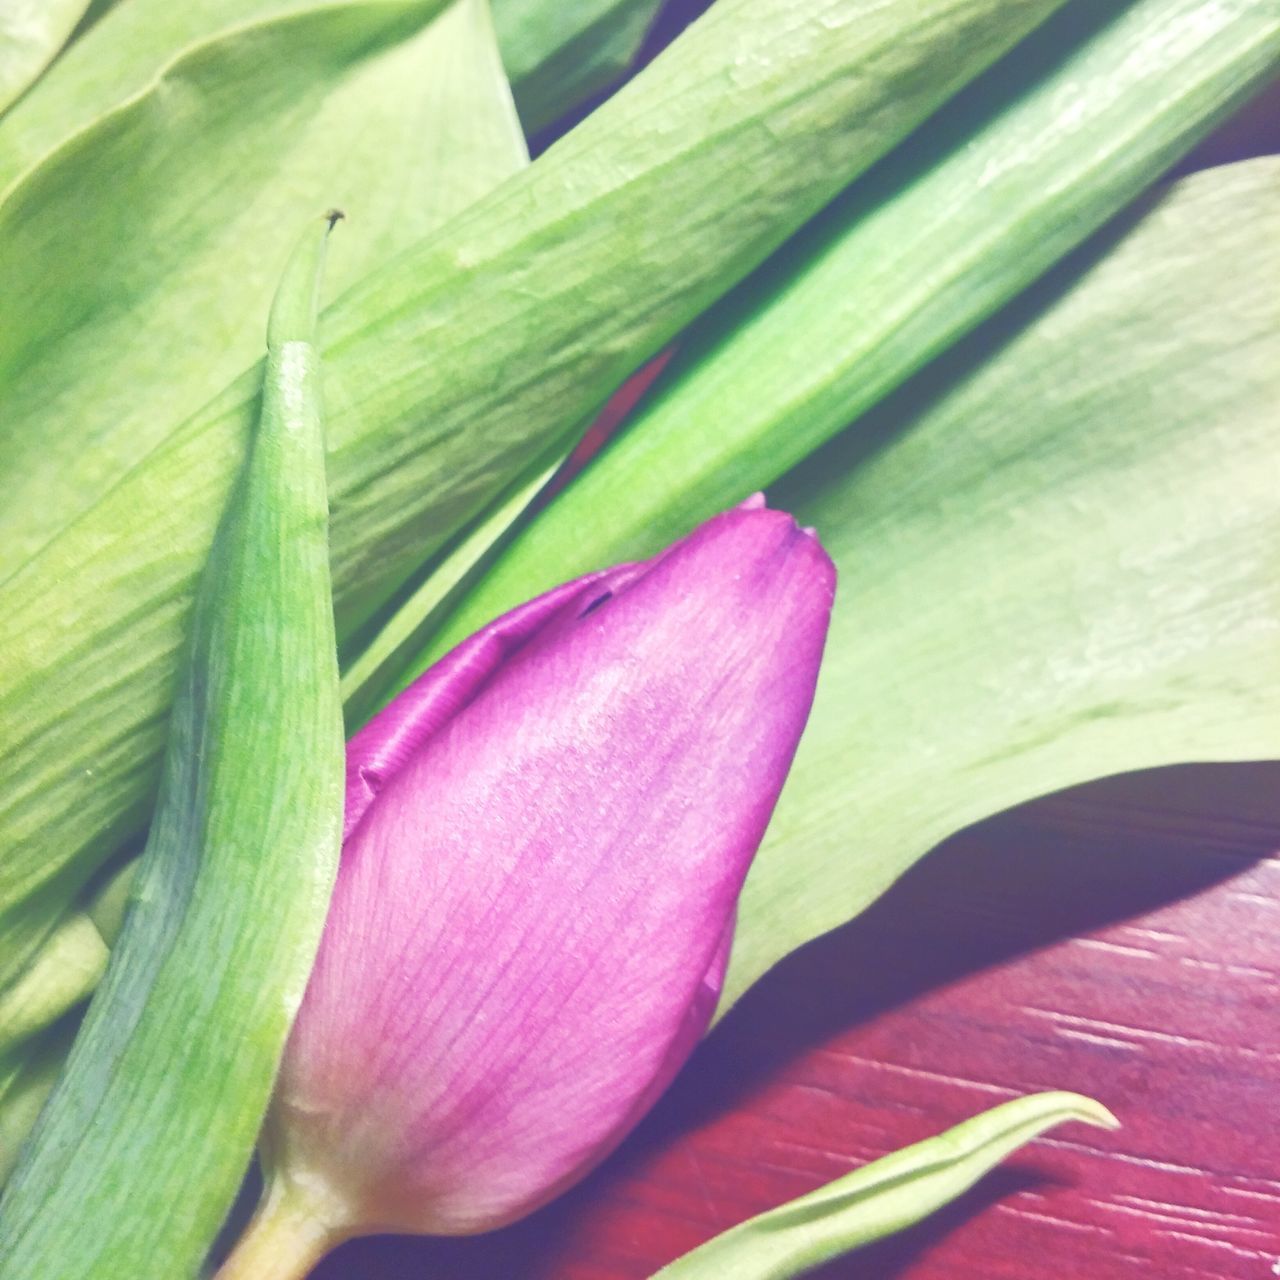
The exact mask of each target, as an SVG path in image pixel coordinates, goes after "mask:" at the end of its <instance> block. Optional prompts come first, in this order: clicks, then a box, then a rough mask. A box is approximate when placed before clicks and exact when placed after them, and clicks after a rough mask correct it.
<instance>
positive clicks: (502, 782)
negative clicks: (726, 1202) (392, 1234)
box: [224, 504, 834, 1277]
mask: <svg viewBox="0 0 1280 1280" xmlns="http://www.w3.org/2000/svg"><path fill="white" fill-rule="evenodd" d="M833 584H834V569H833V567H832V565H831V562H830V560H829V559H828V558H827V556H826V554H825V552H824V551H823V550H822V548H821V547H820V546H819V544H818V542H817V540H816V538H815V537H814V536H813V535H812V533H811V532H808V531H804V530H800V529H798V528H797V527H796V526H795V524H794V522H793V521H792V520H791V518H790V517H789V516H787V515H785V514H783V513H781V512H776V511H769V510H767V509H765V508H764V507H763V506H762V505H758V504H750V505H749V506H747V507H743V508H738V509H736V510H733V511H730V512H726V513H725V514H723V515H721V516H718V517H716V518H715V519H713V520H711V521H709V522H708V523H707V524H705V525H703V526H702V527H701V528H700V529H698V530H697V531H695V532H694V533H693V534H691V535H690V536H689V537H687V538H685V539H684V540H683V541H681V542H679V543H677V544H676V545H675V546H673V547H672V548H670V549H669V550H668V551H666V552H665V553H664V554H662V555H661V556H659V557H657V558H656V559H655V560H653V561H650V562H648V563H646V564H640V565H629V566H623V567H620V568H617V569H612V570H608V571H605V572H603V573H599V574H594V575H591V576H589V577H587V578H583V579H579V580H578V581H576V582H573V583H569V584H566V585H565V586H562V587H559V588H557V589H556V590H554V591H552V592H550V593H548V594H547V595H545V596H542V597H539V598H538V599H536V600H534V601H531V602H530V603H528V604H526V605H523V606H521V607H520V608H518V609H516V610H514V611H513V612H512V613H509V614H507V615H506V616H505V617H503V618H501V619H499V620H498V621H497V622H495V623H493V624H491V625H490V626H488V627H486V628H485V629H484V630H482V631H481V632H479V633H477V634H476V635H475V636H473V637H472V638H471V639H470V640H468V641H466V642H465V643H463V644H462V645H460V646H459V647H458V648H457V649H455V650H454V651H453V652H452V653H451V654H450V655H448V656H447V657H445V658H444V659H442V660H441V661H440V662H439V663H438V664H437V665H436V666H435V667H433V668H432V669H431V670H430V671H429V672H427V673H426V675H424V676H423V677H422V678H421V679H420V680H419V681H418V682H417V684H415V685H414V686H412V687H411V688H410V689H408V690H406V691H405V693H404V694H402V695H401V696H400V697H399V698H398V699H397V700H396V701H395V702H393V703H392V704H391V705H390V706H389V707H387V708H386V709H385V710H384V711H383V712H382V713H381V714H380V715H379V716H378V717H377V718H376V719H375V720H374V721H372V722H371V723H370V724H369V725H368V726H367V727H366V728H365V729H364V730H363V731H362V732H361V733H360V734H358V735H357V736H356V737H355V738H354V739H353V740H352V742H351V744H350V747H349V754H348V766H347V819H346V821H347V830H346V842H345V846H344V851H343V860H342V864H341V868H340V871H339V876H338V882H337V886H336V889H335V892H334V897H333V902H332V905H331V907H330V912H329V917H328V922H327V924H326V927H325V933H324V938H323V941H322V943H321V948H320V953H319V956H318V958H317V962H316V966H315V969H314V971H313V973H312V976H311V980H310V985H309V987H308V989H307V993H306V997H305V999H304V1001H303V1004H302V1008H301V1010H300V1012H299V1015H298V1019H297V1022H296V1023H295V1025H294V1029H293V1033H292V1037H291V1039H290V1041H289V1045H288V1048H287V1050H286V1053H285V1058H284V1062H283V1064H282V1067H281V1072H280V1078H279V1082H278V1085H277V1089H276V1095H275V1099H274V1102H273V1104H272V1110H271V1114H270V1117H269V1120H268V1125H267V1130H266V1137H265V1142H264V1150H265V1153H266V1155H265V1164H266V1174H267V1184H268V1185H267V1196H266V1200H265V1202H264V1205H263V1207H262V1209H261V1210H260V1211H259V1217H258V1218H257V1219H256V1220H255V1224H254V1226H253V1227H251V1229H250V1233H249V1236H248V1237H246V1241H245V1243H244V1245H242V1249H241V1251H238V1253H237V1255H236V1256H235V1257H234V1258H233V1260H232V1263H229V1264H228V1269H227V1271H226V1272H225V1273H224V1275H226V1276H227V1277H231V1276H233V1275H234V1276H241V1275H243V1276H248V1275H250V1274H254V1275H259V1274H260V1275H264V1276H265V1275H285V1274H289V1275H294V1274H299V1273H300V1272H299V1271H298V1270H296V1267H297V1266H298V1265H299V1264H301V1265H302V1266H303V1267H304V1268H305V1266H307V1265H310V1263H311V1262H313V1261H314V1260H315V1259H316V1258H318V1257H319V1256H320V1255H321V1254H322V1253H323V1252H325V1251H326V1250H327V1249H328V1248H331V1247H332V1246H333V1245H334V1244H336V1243H337V1242H339V1241H340V1240H342V1239H346V1238H348V1237H350V1236H353V1235H362V1234H368V1233H372V1232H382V1231H397V1232H413V1233H423V1234H439V1235H461V1234H470V1233H473V1232H480V1231H487V1230H490V1229H492V1228H495V1227H500V1226H502V1225H504V1224H506V1223H509V1222H511V1221H512V1220H513V1219H516V1218H518V1217H521V1216H522V1215H524V1214H526V1213H528V1212H530V1211H531V1210H533V1209H535V1208H537V1207H538V1206H540V1205H542V1204H543V1203H545V1202H546V1201H547V1200H549V1199H551V1198H552V1197H553V1196H555V1195H556V1194H557V1193H558V1192H560V1191H561V1190H563V1189H564V1188H565V1187H567V1186H568V1185H569V1184H570V1183H572V1182H574V1181H575V1180H577V1179H578V1178H580V1177H581V1176H582V1175H583V1174H584V1173H585V1172H586V1171H587V1170H589V1169H590V1168H591V1167H592V1166H594V1165H595V1164H597V1163H598V1162H599V1161H600V1160H601V1159H602V1158H603V1157H604V1156H605V1155H606V1154H608V1152H609V1151H610V1150H612V1149H613V1148H614V1147H615V1146H616V1145H617V1143H618V1142H619V1141H620V1140H621V1139H622V1137H623V1136H624V1135H625V1134H626V1133H627V1132H628V1131H629V1130H630V1129H631V1128H632V1127H633V1126H634V1125H635V1123H636V1122H637V1121H638V1120H639V1119H640V1117H641V1116H642V1115H643V1114H644V1112H645V1111H646V1110H647V1109H648V1108H649V1106H650V1105H651V1104H652V1103H653V1101H654V1100H655V1099H656V1098H657V1096H658V1095H659V1093H661V1091H662V1090H663V1089H664V1088H665V1087H666V1086H667V1084H668V1083H669V1082H670V1081H671V1079H672V1077H673V1076H674V1075H675V1073H676V1072H677V1070H678V1069H679V1068H680V1066H681V1065H682V1064H683V1062H684V1061H685V1059H686V1058H687V1057H688V1055H689V1054H690V1052H691V1051H692V1050H693V1048H694V1046H695V1045H696V1044H697V1042H698V1040H699V1039H700V1037H701V1036H702V1034H703V1033H704V1032H705V1030H706V1027H707V1025H708V1023H709V1021H710V1018H711V1015H712V1013H713V1012H714V1008H715V1003H716V1000H717V998H718V995H719V990H720V983H721V979H722V977H723V973H724V968H725V964H726V961H727V958H728V949H729V947H728V944H729V939H730V936H731V931H732V923H733V915H734V910H735V905H736V902H737V897H738V893H739V891H740V889H741V886H742V882H743V878H744V877H745V875H746V872H747V868H748V867H749V865H750V862H751V859H752V857H753V856H754V854H755V851H756V849H757V847H758V846H759V843H760V840H761V838H762V836H763V835H764V829H765V825H766V823H767V822H768V820H769V817H770V814H771V813H772V810H773V806H774V803H775V801H776V800H777V797H778V792H779V791H780V789H781V787H782V783H783V780H784V778H785V777H786V773H787V770H788V768H789V767H790V764H791V759H792V756H793V754H794V752H795V748H796V744H797V741H798V739H799V737H800V732H801V730H802V728H803V726H804V723H805V719H806V717H807V715H808V712H809V707H810V703H811V701H812V697H813V689H814V682H815V680H816V677H817V672H818V664H819V660H820V657H821V652H822V645H823V641H824V639H825V635H826V629H827V621H828V616H829V613H830V607H831V599H832V591H833ZM273 1240H274V1241H275V1242H276V1243H275V1244H274V1245H273V1244H272V1241H273ZM282 1241H283V1242H285V1243H281V1242H282ZM290 1251H292V1255H293V1257H294V1261H293V1262H292V1264H291V1265H292V1266H294V1267H295V1269H294V1270H285V1269H281V1268H282V1264H283V1260H284V1255H285V1254H286V1253H290ZM268 1258H269V1259H272V1260H273V1261H272V1262H271V1264H270V1265H268V1263H267V1261H266V1259H268ZM237 1259H239V1260H240V1261H239V1262H237ZM237 1266H238V1267H239V1269H235V1268H236V1267H237ZM252 1266H257V1267H258V1270H257V1271H251V1270H249V1269H247V1268H250V1267H252Z"/></svg>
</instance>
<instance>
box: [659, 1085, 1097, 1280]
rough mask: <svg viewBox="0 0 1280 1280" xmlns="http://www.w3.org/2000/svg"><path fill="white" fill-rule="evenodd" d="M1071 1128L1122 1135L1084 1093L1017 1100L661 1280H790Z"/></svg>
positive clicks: (740, 1229)
mask: <svg viewBox="0 0 1280 1280" xmlns="http://www.w3.org/2000/svg"><path fill="white" fill-rule="evenodd" d="M1069 1120H1078V1121H1083V1122H1084V1123H1085V1124H1091V1125H1096V1126H1098V1127H1099V1128H1104V1129H1114V1128H1115V1127H1116V1121H1115V1118H1114V1117H1113V1116H1112V1115H1111V1113H1110V1112H1108V1111H1107V1110H1106V1108H1105V1107H1101V1106H1099V1105H1098V1104H1097V1103H1096V1102H1094V1101H1093V1100H1092V1099H1090V1098H1083V1097H1081V1096H1080V1095H1079V1094H1075V1093H1037V1094H1032V1095H1031V1096H1030V1097H1026V1098H1017V1099H1015V1100H1014V1101H1013V1102H1006V1103H1004V1104H1003V1105H1001V1106H998V1107H993V1108H992V1109H991V1110H990V1111H984V1112H983V1113H982V1114H981V1115H978V1116H974V1117H973V1119H972V1120H966V1121H965V1122H964V1123H963V1124H958V1125H956V1127H955V1128H954V1129H948V1130H947V1132H946V1133H941V1134H939V1135H938V1136H937V1137H936V1138H928V1139H926V1140H925V1141H924V1142H917V1143H916V1144H915V1145H914V1146H910V1147H906V1148H904V1149H903V1150H901V1151H895V1152H894V1153H893V1154H892V1155H889V1156H885V1157H883V1159H880V1160H875V1161H873V1162H872V1163H871V1164H867V1165H864V1166H863V1167H862V1168H861V1169H856V1170H855V1171H854V1172H853V1173H850V1174H846V1175H845V1176H844V1177H843V1178H838V1179H836V1181H835V1182H832V1183H829V1184H828V1185H827V1186H825V1187H822V1188H821V1189H820V1190H818V1191H814V1192H813V1193H811V1194H810V1195H807V1196H801V1197H800V1198H799V1199H796V1200H792V1201H791V1202H790V1203H788V1204H784V1205H782V1206H781V1207H780V1208H777V1209H773V1210H770V1211H769V1212H768V1213H762V1214H760V1215H759V1216H758V1217H755V1218H752V1219H750V1220H749V1221H747V1222H744V1223H742V1224H741V1225H740V1226H737V1227H734V1228H733V1229H732V1230H730V1231H726V1232H725V1233H724V1234H723V1235H719V1236H716V1237H715V1239H713V1240H709V1241H708V1242H707V1243H706V1244H704V1245H702V1246H701V1247H700V1248H697V1249H695V1250H694V1251H693V1252H692V1253H689V1254H686V1255H685V1256H684V1257H683V1258H681V1259H679V1260H678V1261H677V1262H673V1263H672V1264H671V1265H670V1266H667V1267H663V1269H662V1270H661V1271H659V1272H658V1273H657V1274H656V1275H655V1276H654V1280H724V1278H725V1277H728V1276H732V1277H733V1280H789V1277H791V1276H796V1275H800V1274H801V1273H802V1272H804V1271H807V1270H809V1269H810V1268H811V1267H816V1266H818V1265H820V1264H821V1263H823V1262H826V1261H828V1260H829V1259H831V1258H836V1257H839V1256H840V1254H842V1253H847V1252H849V1250H851V1249H857V1248H860V1247H861V1246H862V1245H864V1244H870V1243H871V1241H873V1240H879V1239H881V1238H882V1237H884V1236H887V1235H892V1234H893V1233H894V1232H895V1231H901V1230H903V1229H904V1228H906V1227H909V1226H912V1225H913V1224H914V1223H917V1222H919V1221H920V1220H921V1219H922V1218H926V1217H928V1215H929V1214H931V1213H933V1212H934V1211H935V1210H937V1209H940V1208H942V1206H943V1205H945V1204H948V1203H949V1202H950V1201H952V1200H954V1199H955V1198H956V1197H957V1196H959V1195H962V1194H963V1193H964V1192H966V1191H967V1190H968V1189H969V1188H970V1187H971V1186H973V1184H974V1183H975V1182H977V1181H978V1179H979V1178H981V1177H982V1175H983V1174H984V1173H986V1172H987V1171H988V1170H990V1169H991V1168H993V1167H994V1166H995V1165H996V1164H998V1163H999V1162H1000V1161H1001V1160H1003V1159H1004V1158H1005V1157H1006V1156H1008V1155H1011V1154H1012V1153H1013V1152H1014V1151H1016V1150H1017V1149H1018V1148H1019V1147H1021V1146H1023V1145H1024V1144H1025V1143H1028V1142H1030V1141H1031V1140H1032V1139H1033V1138H1037V1137H1039V1136H1040V1134H1042V1133H1043V1132H1044V1131H1045V1130H1046V1129H1049V1128H1052V1127H1053V1126H1054V1125H1058V1124H1064V1123H1065V1122H1067V1121H1069Z"/></svg>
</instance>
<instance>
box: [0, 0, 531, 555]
mask: <svg viewBox="0 0 1280 1280" xmlns="http://www.w3.org/2000/svg"><path fill="white" fill-rule="evenodd" d="M442 7H443V0H403V2H401V3H392V2H391V0H350V2H349V3H346V4H341V5H339V4H332V3H331V4H328V5H327V6H324V7H322V8H318V9H312V10H309V11H304V12H303V13H302V14H301V15H300V16H290V17H286V18H277V19H275V20H273V21H265V22H257V23H254V24H250V25H249V26H247V27H240V28H237V29H235V30H233V31H232V32H230V33H223V34H221V35H219V36H217V37H216V38H214V39H212V40H210V41H207V42H205V43H203V44H199V45H197V46H195V47H193V48H191V49H189V50H188V51H187V52H186V53H185V54H184V55H183V56H182V57H181V58H180V59H179V60H178V61H177V62H176V63H173V64H170V65H169V66H168V67H166V68H165V69H164V70H163V71H162V72H161V73H160V74H159V76H158V77H157V78H154V79H153V80H152V81H151V82H150V83H149V85H148V86H147V87H146V88H145V89H144V90H143V91H142V92H141V94H140V95H139V96H136V97H134V98H132V99H131V100H129V101H128V102H127V103H126V104H125V105H123V106H121V107H120V108H119V109H117V110H116V111H115V112H114V113H112V114H109V115H107V116H106V117H105V118H104V119H102V120H100V121H99V122H98V123H96V124H95V125H93V127H91V128H90V129H89V130H88V131H87V132H85V133H82V134H80V135H78V136H76V137H75V138H73V139H71V140H70V141H69V142H67V143H66V144H65V145H63V146H62V147H61V148H59V149H58V150H56V151H55V152H54V153H53V154H52V155H50V156H48V157H47V158H46V159H45V160H44V161H43V162H42V163H40V164H38V165H37V166H36V167H35V168H34V169H32V170H30V171H28V172H27V173H26V174H25V176H24V177H23V178H22V179H21V181H20V182H19V183H18V184H17V185H16V186H15V187H13V188H12V189H11V190H10V191H9V192H8V194H7V196H6V197H5V199H4V200H3V203H2V204H0V295H3V297H4V298H5V309H6V324H5V326H4V327H3V329H2V330H0V394H2V395H3V403H4V415H3V424H2V425H0V475H2V476H3V478H4V479H3V484H4V493H5V498H6V501H5V502H4V503H3V504H2V505H0V578H3V577H7V576H8V575H9V574H11V573H12V572H14V571H15V570H16V569H17V568H19V567H20V566H21V565H22V564H23V563H25V561H26V560H27V559H28V558H29V557H30V556H31V554H32V553H33V552H35V551H36V550H38V549H39V548H40V547H41V546H43V545H44V544H45V543H46V542H47V541H48V540H49V539H50V538H51V537H53V536H54V535H55V534H56V533H57V532H58V531H59V530H60V529H61V528H63V527H64V526H65V525H66V524H67V523H69V522H70V521H71V520H72V519H74V518H75V517H76V516H78V515H79V514H80V513H81V512H82V511H84V510H85V509H86V508H88V507H89V506H91V505H92V504H93V502H94V501H96V499H97V498H98V497H100V496H101V494H102V492H103V491H104V489H106V488H108V487H109V486H110V485H112V484H114V483H115V482H116V481H117V480H119V479H120V478H121V476H123V475H124V474H125V473H126V472H127V471H128V469H129V468H130V467H131V466H133V465H134V464H135V463H136V462H138V461H139V460H140V459H141V458H142V457H144V456H145V455H146V454H147V452H148V451H149V450H150V449H151V448H153V447H154V446H155V445H156V444H158V443H160V442H161V441H162V440H163V439H164V438H165V436H166V435H168V434H169V433H170V431H171V430H172V428H173V425H174V424H175V422H177V421H180V420H181V419H182V418H183V417H186V416H187V415H188V414H190V413H193V412H195V411H196V410H197V409H199V408H200V407H201V405H203V404H204V403H205V402H206V401H208V399H209V398H210V397H211V396H212V395H214V393H215V392H217V391H218V390H219V389H220V388H221V387H222V386H224V385H225V384H226V382H227V381H228V380H229V379H230V378H232V377H233V376H235V375H236V374H237V373H239V372H240V371H241V370H243V369H244V368H245V366H246V365H248V364H249V363H250V362H251V361H252V360H253V359H254V357H255V356H256V354H257V352H258V350H259V347H260V341H259V335H258V332H257V323H256V320H255V319H254V317H257V316H260V315H261V314H263V312H264V311H265V309H266V307H267V305H268V303H269V301H270V298H271V290H272V287H273V281H272V279H271V276H270V274H269V272H270V270H271V267H270V266H267V265H264V264H272V263H277V262H278V261H279V260H280V259H282V258H283V256H284V255H285V254H286V253H287V252H288V250H289V244H288V240H287V238H286V233H285V231H284V230H283V229H284V228H288V227H291V226H296V225H298V223H299V222H300V221H301V219H302V218H303V217H304V216H306V213H307V211H308V210H310V209H313V208H315V207H317V206H319V207H324V205H325V204H328V203H332V204H336V205H338V206H340V207H342V208H344V209H345V210H346V211H347V212H348V215H349V216H350V217H351V219H352V220H353V223H354V224H355V225H356V226H358V227H359V229H360V230H359V239H360V245H359V246H356V247H355V248H354V250H353V252H352V254H351V261H350V262H344V263H342V264H340V266H339V270H338V271H337V273H336V275H335V285H336V287H337V288H339V289H340V288H342V287H344V286H345V285H347V284H349V283H351V282H353V281H354V280H356V279H358V278H359V277H360V276H362V275H364V274H366V273H367V272H368V271H369V270H370V269H371V268H372V267H374V266H375V265H377V264H380V263H382V262H385V261H386V260H387V259H388V258H390V257H392V256H393V255H394V254H395V252H397V251H398V250H400V249H402V248H404V247H406V246H407V245H409V244H411V243H413V242H414V241H415V240H417V239H419V238H421V237H422V236H423V235H424V234H426V233H427V232H429V231H431V230H433V229H435V227H437V226H438V225H439V224H440V223H441V222H442V221H444V220H445V219H446V218H447V217H448V216H449V215H451V214H453V213H455V212H457V211H458V210H460V209H462V208H465V207H466V206H467V205H468V204H470V203H471V202H472V200H474V199H475V198H476V197H477V196H478V195H480V194H481V193H483V192H486V191H488V190H489V189H491V188H492V187H493V186H495V185H496V184H497V182H498V181H499V180H500V179H502V178H504V177H506V176H508V175H509V174H510V173H511V172H513V171H514V170H515V169H516V168H519V167H520V165H521V164H522V163H523V161H524V158H525V153H524V146H523V139H522V137H521V135H520V130H519V125H518V123H517V122H516V119H515V115H514V112H513V110H512V108H511V105H510V101H509V99H506V98H505V91H500V90H498V88H497V86H499V85H501V84H502V80H501V71H500V69H499V68H498V67H497V66H496V65H494V64H493V63H492V59H493V58H494V53H493V38H492V32H491V30H490V29H489V27H488V19H487V17H486V15H485V10H484V5H483V3H482V0H466V3H463V4H461V5H459V6H457V7H455V8H454V9H453V10H452V11H451V12H450V13H448V14H446V15H445V16H444V17H442V18H440V19H439V20H438V22H436V23H431V22H430V21H429V20H430V19H431V17H432V16H433V15H434V14H435V13H436V12H437V11H438V10H440V9H441V8H442ZM130 11H131V6H129V5H125V6H123V7H122V9H121V10H120V11H119V12H120V13H121V14H125V13H127V12H130ZM92 41H93V37H92V35H91V36H90V37H89V38H87V40H86V42H85V43H86V44H88V43H92ZM418 113H422V116H425V118H427V119H430V120H432V121H433V128H432V129H431V130H430V131H428V132H427V133H426V134H425V136H424V131H423V129H422V126H421V117H420V116H419V114H418ZM433 142H434V143H435V146H434V148H433V145H432V144H433ZM442 147H443V148H445V150H446V151H448V152H450V153H455V154H456V151H455V149H462V148H466V149H467V151H468V154H469V155H470V156H471V157H472V159H471V163H470V164H469V165H468V166H465V167H464V166H461V165H456V164H453V165H449V164H445V165H442V164H441V163H440V161H441V159H442V158H444V156H443V153H442V151H441V148H442ZM107 175H110V177H109V178H108V176H107ZM119 175H128V176H123V177H122V176H119ZM351 239H353V240H354V239H356V237H355V236H353V237H351ZM202 334H212V335H214V336H215V339H216V340H215V341H214V342H213V343H210V342H208V341H204V342H202V341H201V335H202Z"/></svg>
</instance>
